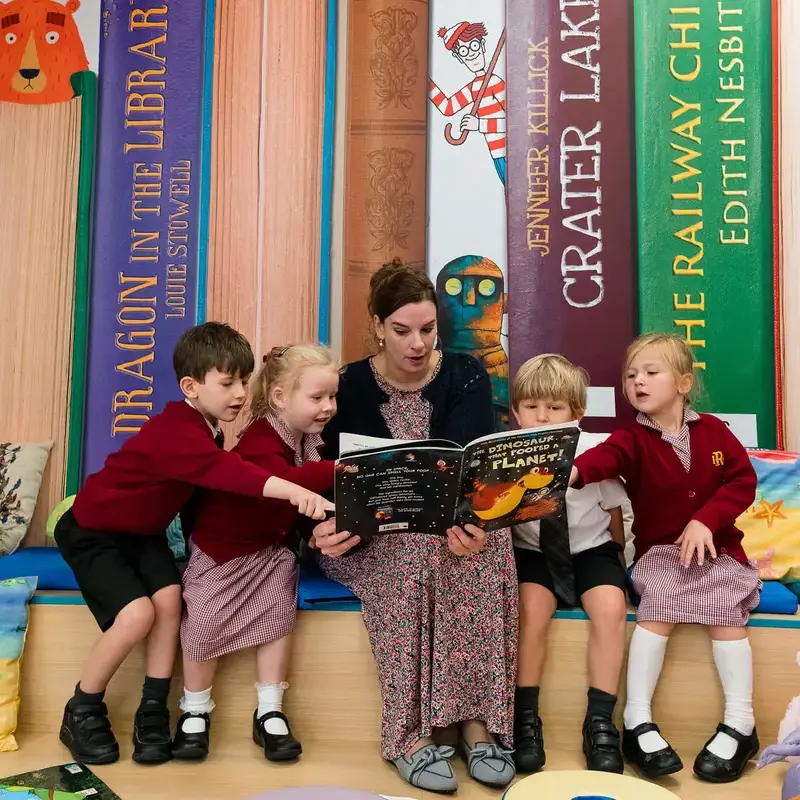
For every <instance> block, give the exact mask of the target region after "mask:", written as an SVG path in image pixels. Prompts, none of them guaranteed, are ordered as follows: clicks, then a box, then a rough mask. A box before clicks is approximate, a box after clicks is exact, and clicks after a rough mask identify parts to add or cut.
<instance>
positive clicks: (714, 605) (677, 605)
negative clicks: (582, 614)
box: [631, 545, 761, 628]
mask: <svg viewBox="0 0 800 800" xmlns="http://www.w3.org/2000/svg"><path fill="white" fill-rule="evenodd" d="M631 577H632V579H633V588H634V591H635V592H636V594H638V595H639V596H640V597H641V602H640V603H639V609H638V612H637V615H636V618H637V619H638V620H639V622H669V623H676V624H678V623H690V624H691V623H694V624H695V625H710V626H714V627H729V628H740V627H744V626H745V625H747V620H748V619H749V618H750V612H751V611H752V610H753V609H754V608H755V607H756V606H757V605H758V593H759V589H760V588H761V581H760V580H759V577H758V567H757V566H756V564H755V562H753V561H750V562H748V563H747V564H742V563H740V562H739V561H736V560H735V559H733V558H731V557H730V556H728V555H720V556H718V557H717V558H715V559H710V558H709V559H707V560H706V561H705V563H704V564H703V565H702V566H698V564H697V562H696V561H693V562H692V565H691V566H690V567H683V566H681V563H680V547H678V546H677V545H660V546H658V547H652V548H650V550H648V551H647V552H646V553H645V554H644V555H643V556H642V557H641V558H640V559H639V560H638V561H637V562H636V565H635V566H634V568H633V574H632V576H631Z"/></svg>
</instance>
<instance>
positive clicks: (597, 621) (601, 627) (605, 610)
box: [584, 586, 628, 632]
mask: <svg viewBox="0 0 800 800" xmlns="http://www.w3.org/2000/svg"><path fill="white" fill-rule="evenodd" d="M604 590H605V591H604ZM591 592H593V593H594V594H593V596H592V598H591V602H586V599H587V598H586V597H585V596H584V607H585V609H586V613H587V614H588V615H589V622H590V624H591V625H592V626H593V627H594V628H595V629H596V630H597V631H598V632H602V631H609V632H611V631H618V630H619V629H620V628H624V627H625V623H626V621H627V616H628V608H627V606H626V604H625V595H624V594H623V593H622V592H620V591H618V590H617V589H615V588H613V587H610V586H608V587H606V586H603V587H597V588H596V589H594V590H590V592H587V594H590V593H591Z"/></svg>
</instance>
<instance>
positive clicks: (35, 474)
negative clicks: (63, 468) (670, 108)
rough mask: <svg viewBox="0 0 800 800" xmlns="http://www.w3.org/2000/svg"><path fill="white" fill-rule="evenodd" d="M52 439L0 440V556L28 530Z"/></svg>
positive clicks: (21, 538)
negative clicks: (45, 440)
mask: <svg viewBox="0 0 800 800" xmlns="http://www.w3.org/2000/svg"><path fill="white" fill-rule="evenodd" d="M52 447H53V442H52V441H48V442H38V443H23V444H15V443H13V442H0V556H4V555H7V554H8V553H13V552H14V551H15V550H16V549H17V547H19V543H20V542H21V541H22V540H23V538H24V537H25V534H26V533H27V532H28V526H29V525H30V524H31V518H32V517H33V512H34V510H35V509H36V498H37V497H38V496H39V488H40V487H41V485H42V475H43V474H44V470H45V467H46V466H47V459H48V458H49V457H50V450H51V449H52Z"/></svg>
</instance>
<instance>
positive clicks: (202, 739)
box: [172, 711, 211, 761]
mask: <svg viewBox="0 0 800 800" xmlns="http://www.w3.org/2000/svg"><path fill="white" fill-rule="evenodd" d="M187 719H202V720H203V721H204V722H205V723H206V729H205V730H204V731H203V732H202V733H186V731H184V730H183V723H184V722H185V721H186V720H187ZM210 732H211V715H210V714H190V713H189V712H188V711H187V712H186V713H185V714H181V717H180V719H179V720H178V727H177V729H176V731H175V738H174V739H173V741H172V757H173V758H179V759H181V760H183V761H200V760H201V759H204V758H205V757H206V756H207V755H208V745H209V734H210Z"/></svg>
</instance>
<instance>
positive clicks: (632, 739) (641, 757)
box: [622, 722, 683, 778]
mask: <svg viewBox="0 0 800 800" xmlns="http://www.w3.org/2000/svg"><path fill="white" fill-rule="evenodd" d="M650 731H655V732H656V733H658V734H660V733H661V731H660V730H659V727H658V725H655V724H654V723H652V722H643V723H642V724H641V725H637V726H636V727H635V728H634V729H633V730H628V729H627V728H625V729H623V731H622V752H623V753H624V754H625V758H627V759H628V761H630V762H631V763H632V764H633V765H634V766H635V767H636V769H638V770H639V772H641V773H642V775H644V777H645V778H663V777H664V776H665V775H672V774H673V773H675V772H680V771H681V770H682V769H683V762H682V761H681V758H680V756H679V755H678V754H677V753H676V752H675V751H674V750H673V749H672V748H671V747H670V746H669V745H667V746H666V747H662V748H661V750H656V751H655V753H645V752H644V750H642V748H641V747H640V746H639V737H640V736H641V735H642V734H644V733H649V732H650Z"/></svg>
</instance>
